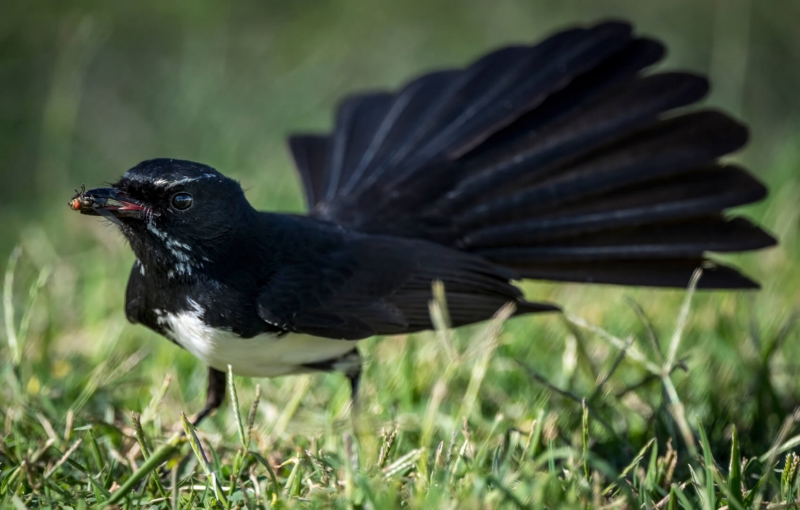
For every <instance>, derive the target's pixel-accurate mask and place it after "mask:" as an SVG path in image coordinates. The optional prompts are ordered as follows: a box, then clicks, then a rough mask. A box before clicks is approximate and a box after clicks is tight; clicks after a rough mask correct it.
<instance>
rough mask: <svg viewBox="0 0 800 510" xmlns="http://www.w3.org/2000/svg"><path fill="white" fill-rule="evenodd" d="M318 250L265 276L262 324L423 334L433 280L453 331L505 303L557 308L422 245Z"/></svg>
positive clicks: (314, 331)
mask: <svg viewBox="0 0 800 510" xmlns="http://www.w3.org/2000/svg"><path fill="white" fill-rule="evenodd" d="M318 248H320V247H318V246H307V247H303V248H299V250H300V251H299V252H295V253H294V254H293V260H295V261H301V260H302V263H299V262H296V263H291V262H289V263H282V264H281V265H280V267H279V268H278V269H277V270H276V271H275V273H274V274H273V275H272V276H271V278H270V280H269V283H268V285H266V287H265V288H264V289H262V291H261V293H260V295H259V298H258V313H259V316H260V317H261V318H262V320H264V321H265V322H267V323H269V324H270V325H272V326H276V327H278V328H280V329H282V330H285V331H288V332H292V333H303V334H309V335H314V336H321V337H326V338H335V339H347V340H357V339H361V338H367V337H370V336H373V335H391V334H401V333H410V332H414V331H420V330H425V329H430V328H431V327H432V324H431V320H430V314H429V309H428V306H429V305H428V303H429V301H430V299H431V296H432V292H431V284H432V282H433V281H435V280H441V281H442V282H443V283H444V287H445V294H446V299H447V301H448V305H449V310H450V314H451V322H452V325H453V326H460V325H464V324H471V323H474V322H479V321H482V320H486V319H488V318H490V317H491V316H492V315H493V314H494V313H495V312H497V311H498V310H499V309H500V308H501V307H502V306H503V305H504V304H506V303H508V302H514V303H516V305H517V311H518V313H530V312H535V311H553V310H556V309H557V308H556V307H554V306H552V305H549V304H538V303H528V302H526V301H525V300H524V299H523V298H522V294H521V293H520V291H519V289H517V288H516V287H514V286H513V285H512V284H511V283H510V281H509V279H510V278H512V277H514V276H515V275H514V274H513V273H511V272H509V271H506V270H504V269H502V268H498V267H496V266H494V265H492V264H490V263H487V262H485V261H484V260H482V259H481V258H479V257H475V256H474V255H470V254H466V253H460V252H457V251H455V250H451V249H447V248H443V247H440V246H436V245H434V244H430V243H427V242H424V241H414V240H409V239H397V238H387V237H378V236H359V237H358V238H356V239H353V240H349V241H348V242H346V243H342V244H341V245H339V246H337V247H335V248H334V249H328V250H320V249H318ZM293 289H296V290H293Z"/></svg>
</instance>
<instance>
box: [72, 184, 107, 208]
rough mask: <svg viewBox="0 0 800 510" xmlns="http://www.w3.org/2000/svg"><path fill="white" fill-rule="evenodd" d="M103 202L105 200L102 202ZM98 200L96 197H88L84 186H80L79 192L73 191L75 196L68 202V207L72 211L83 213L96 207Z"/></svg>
mask: <svg viewBox="0 0 800 510" xmlns="http://www.w3.org/2000/svg"><path fill="white" fill-rule="evenodd" d="M102 201H103V202H105V200H102ZM98 205H102V204H98V199H97V198H96V197H92V196H88V195H87V194H86V186H85V185H83V184H81V190H80V191H78V190H75V196H74V197H72V198H71V199H70V201H69V207H70V209H72V210H73V211H85V210H88V209H93V208H95V207H97V206H98Z"/></svg>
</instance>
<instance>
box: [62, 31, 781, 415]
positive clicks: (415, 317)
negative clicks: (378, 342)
mask: <svg viewBox="0 0 800 510" xmlns="http://www.w3.org/2000/svg"><path fill="white" fill-rule="evenodd" d="M663 53H664V48H663V46H662V45H661V43H659V42H657V41H654V40H651V39H647V38H642V37H638V36H635V35H634V34H633V32H632V29H631V27H630V25H628V24H626V23H622V22H606V23H600V24H598V25H596V26H593V27H590V28H573V29H569V30H565V31H562V32H559V33H557V34H555V35H553V36H551V37H549V38H547V39H545V40H544V41H542V42H540V43H539V44H537V45H534V46H511V47H507V48H503V49H500V50H498V51H495V52H493V53H490V54H488V55H486V56H484V57H482V58H480V59H479V60H477V61H476V62H475V63H473V64H472V65H470V66H468V67H466V68H464V69H452V70H444V71H437V72H433V73H429V74H426V75H424V76H421V77H419V78H417V79H415V80H413V81H411V82H409V83H408V84H407V85H405V86H404V87H401V88H400V90H399V91H397V92H385V91H378V92H372V93H369V94H364V95H356V96H352V97H350V98H348V99H346V100H344V101H343V102H342V103H341V105H340V107H339V109H338V111H337V113H336V121H335V126H334V129H333V132H331V133H326V134H301V135H296V136H292V137H290V138H289V147H290V150H291V153H292V155H293V156H294V159H295V162H296V166H297V169H298V172H299V174H300V177H301V182H302V185H303V188H304V190H305V198H306V201H307V203H308V207H309V214H308V215H307V216H298V215H286V214H276V213H263V212H257V211H255V210H254V209H253V208H252V207H251V206H250V205H249V203H248V202H247V200H246V199H245V197H244V194H243V193H242V191H241V188H240V187H239V185H238V184H237V183H236V182H234V181H232V180H230V179H228V178H226V177H224V176H223V175H222V174H220V173H218V172H217V171H215V170H213V169H212V168H210V167H207V166H205V165H201V164H198V163H192V162H187V161H178V160H167V159H158V160H150V161H146V162H143V163H141V164H140V165H138V166H136V167H134V168H132V169H131V170H129V171H128V172H127V173H126V174H125V176H123V178H122V179H121V180H120V181H119V182H118V183H117V184H115V185H114V186H113V187H112V188H110V189H101V190H91V191H89V192H87V193H86V194H84V195H82V196H81V197H80V200H77V201H74V202H71V203H72V204H75V205H74V208H77V209H80V210H82V211H83V212H86V213H89V214H100V213H102V214H104V215H106V216H107V215H109V214H112V215H113V216H115V217H116V218H117V219H118V220H119V222H120V228H121V229H122V231H123V233H124V234H125V235H126V237H127V238H128V239H129V241H130V243H131V246H132V248H133V250H134V252H135V253H136V256H137V259H138V260H137V264H136V266H135V267H134V268H133V270H132V272H131V278H130V282H129V286H128V291H127V306H126V312H127V315H128V317H129V319H131V320H132V321H133V322H140V323H143V324H145V325H146V326H148V327H150V328H152V329H154V330H156V331H159V332H160V333H162V334H164V335H166V336H168V337H170V338H171V339H172V340H173V341H175V342H176V343H178V344H179V345H182V346H183V347H185V348H187V349H189V350H190V351H191V352H192V353H193V354H195V355H197V356H198V357H200V358H201V359H203V361H205V362H206V363H207V364H208V365H209V366H210V368H211V375H212V377H211V379H210V383H209V399H208V402H207V404H206V408H205V409H204V411H203V412H202V413H201V414H200V415H199V419H201V418H202V417H203V416H205V415H207V414H208V412H209V411H210V410H211V409H212V408H214V407H216V406H218V405H219V403H220V401H221V397H220V395H222V394H224V393H221V392H220V385H221V384H224V377H222V378H220V372H219V371H221V370H224V369H225V366H226V365H227V364H228V363H230V364H232V366H233V368H234V371H239V372H241V373H244V374H246V375H281V374H284V373H296V372H298V371H303V370H334V369H335V370H342V371H344V372H345V373H346V374H347V375H348V377H350V380H351V382H352V384H353V387H354V388H356V387H357V383H358V374H359V373H360V372H359V369H358V363H357V351H354V350H353V348H352V343H349V342H348V341H352V340H360V339H363V338H367V337H370V336H373V335H393V334H402V333H410V332H415V331H420V330H424V329H429V328H431V327H432V324H431V319H430V317H429V312H428V302H429V300H430V298H431V284H432V282H433V281H436V280H440V281H442V282H443V283H444V286H445V289H446V294H447V301H448V304H449V308H450V310H449V311H450V318H451V320H452V322H453V325H454V326H460V325H465V324H471V323H475V322H480V321H483V320H486V319H488V318H489V317H491V316H492V315H493V314H494V313H495V312H497V310H498V309H499V308H501V307H502V306H503V305H504V304H506V303H508V302H512V303H514V304H515V305H516V313H517V314H524V313H533V312H545V311H555V310H557V309H558V308H557V307H556V306H554V305H550V304H546V303H532V302H528V301H526V300H525V299H524V297H523V296H522V294H521V292H520V291H519V289H518V288H517V287H516V286H515V285H514V282H515V281H517V280H520V279H522V278H535V279H545V280H556V281H577V282H596V283H613V284H625V285H649V286H658V287H683V286H686V285H687V284H688V282H689V279H690V277H691V274H692V273H693V272H694V270H695V269H696V268H698V267H703V268H704V269H705V273H704V276H703V278H702V279H701V281H700V286H701V287H705V288H752V287H755V286H756V284H755V283H754V282H753V281H752V280H750V279H749V278H748V277H746V276H744V275H742V274H740V273H739V272H738V271H737V270H735V269H733V268H730V267H725V266H722V265H720V264H717V263H715V262H713V261H712V260H711V259H710V258H709V252H737V251H747V250H755V249H759V248H764V247H767V246H770V245H773V244H774V243H775V240H774V239H773V238H772V237H771V236H770V235H769V234H767V233H765V232H764V231H763V230H762V229H761V228H759V227H758V226H756V225H753V224H752V223H750V222H749V221H747V220H746V219H744V218H740V217H735V216H731V215H730V214H729V213H728V210H729V209H730V208H732V207H736V206H739V205H744V204H748V203H752V202H756V201H758V200H761V199H763V198H764V197H765V196H766V193H767V192H766V189H765V187H764V186H763V185H762V184H761V183H760V182H759V181H758V180H757V179H756V178H754V177H753V176H752V175H751V174H750V173H748V172H747V171H746V170H745V169H743V168H741V167H739V166H735V165H728V164H725V163H722V162H720V160H719V159H720V158H721V157H723V156H725V155H727V154H730V153H731V152H733V151H736V150H738V149H740V148H741V147H742V146H744V144H745V143H746V142H747V138H748V133H747V129H746V127H745V126H743V125H742V124H741V123H739V122H737V121H735V120H733V119H732V118H731V117H729V116H728V115H726V114H725V113H722V112H719V111H715V110H708V109H701V110H694V111H689V110H687V107H689V106H690V105H692V104H694V103H695V102H697V101H699V100H700V99H702V98H703V97H704V96H705V94H706V93H707V91H708V83H707V81H706V80H705V78H703V77H701V76H697V75H694V74H691V73H685V72H662V73H656V74H650V75H648V74H647V73H646V68H647V67H648V66H650V65H652V64H654V63H655V62H657V61H658V60H659V59H660V58H661V57H662V56H663ZM187 195H188V197H187ZM187 204H188V206H187ZM292 335H294V336H292ZM293 339H294V340H293ZM251 341H253V342H256V343H252V342H251ZM293 342H294V343H293ZM244 346H246V347H244ZM248 349H249V351H248ZM220 381H221V382H220Z"/></svg>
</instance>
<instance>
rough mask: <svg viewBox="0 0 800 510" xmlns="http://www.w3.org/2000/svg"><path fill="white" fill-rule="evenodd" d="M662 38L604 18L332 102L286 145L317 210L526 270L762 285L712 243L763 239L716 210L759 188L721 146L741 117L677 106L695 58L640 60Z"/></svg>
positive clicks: (748, 246)
mask: <svg viewBox="0 0 800 510" xmlns="http://www.w3.org/2000/svg"><path fill="white" fill-rule="evenodd" d="M663 53H664V51H663V46H662V45H661V44H660V43H658V42H657V41H653V40H651V39H646V38H637V37H635V36H633V35H632V31H631V28H630V26H629V25H627V24H625V23H619V22H607V23H602V24H599V25H597V26H595V27H591V28H588V29H583V28H575V29H570V30H566V31H563V32H560V33H558V34H556V35H554V36H552V37H550V38H548V39H546V40H545V41H543V42H541V43H539V44H538V45H536V46H530V47H526V46H514V47H509V48H504V49H501V50H499V51H496V52H494V53H491V54H489V55H487V56H485V57H483V58H481V59H480V60H478V61H477V62H475V63H474V64H472V65H471V66H469V67H467V68H466V69H463V70H448V71H440V72H436V73H432V74H428V75H425V76H422V77H420V78H418V79H416V80H414V81H413V82H411V83H409V84H408V85H407V86H405V87H404V88H403V89H402V90H400V91H399V92H397V93H394V94H391V93H384V92H380V93H374V94H369V95H363V96H356V97H353V98H351V99H348V100H346V101H345V102H343V103H342V105H341V107H340V109H339V112H338V114H337V122H336V129H335V131H334V133H333V134H331V135H304V136H299V137H293V138H292V139H291V140H290V146H291V149H292V152H293V154H294V156H295V160H296V162H297V166H298V169H299V170H300V174H301V176H302V179H303V184H304V187H305V190H306V198H307V200H308V203H309V207H311V208H312V214H313V215H315V216H317V217H319V218H323V219H327V220H329V221H332V222H335V223H339V224H341V225H345V226H347V227H350V228H353V229H357V230H361V231H364V232H367V233H373V234H383V235H394V236H403V237H415V238H424V239H427V240H429V241H432V242H435V243H438V244H442V245H446V246H451V247H455V248H458V249H461V250H465V251H469V252H473V253H476V254H479V255H481V256H483V257H484V258H486V259H488V260H491V261H493V262H495V263H496V264H498V265H502V266H504V267H507V268H510V269H512V270H515V271H516V272H517V273H518V274H519V275H521V276H522V277H525V278H535V279H547V280H558V281H577V282H595V283H613V284H625V285H648V286H660V287H683V286H685V285H687V283H688V281H689V278H690V276H691V274H692V272H693V271H694V270H695V269H696V268H697V267H703V268H704V269H705V276H704V277H703V278H702V280H701V282H700V286H701V287H704V288H751V287H756V286H757V285H756V284H755V283H754V282H753V281H752V280H750V279H749V278H747V277H745V276H743V275H741V274H740V273H739V272H737V271H736V270H735V269H732V268H729V267H725V266H722V265H719V264H716V263H714V262H712V261H711V260H709V259H708V253H709V252H739V251H748V250H756V249H760V248H764V247H767V246H771V245H773V244H775V239H773V238H772V237H771V236H770V235H769V234H767V233H766V232H764V231H763V230H762V229H761V228H759V227H758V226H756V225H753V224H752V223H750V222H749V221H747V220H746V219H744V218H740V217H732V216H731V215H730V214H729V213H728V209H730V208H732V207H736V206H739V205H744V204H749V203H753V202H756V201H759V200H761V199H763V198H764V197H765V196H766V194H767V191H766V189H765V187H764V186H763V185H762V184H761V183H760V182H759V181H758V180H756V179H755V178H754V177H753V176H752V175H750V174H749V173H748V172H747V171H746V170H744V169H743V168H741V167H738V166H735V165H726V164H724V163H721V162H720V161H719V159H720V158H721V157H723V156H725V155H727V154H730V153H731V152H734V151H736V150H738V149H740V148H741V147H743V146H744V145H745V143H746V142H747V138H748V133H747V129H746V127H745V126H743V125H742V124H740V123H738V122H736V121H735V120H733V119H731V118H730V117H729V116H727V115H726V114H724V113H722V112H718V111H714V110H695V111H689V112H687V111H685V109H686V107H688V106H690V105H692V104H693V103H695V102H697V101H699V100H700V99H702V98H703V97H704V96H705V95H706V93H707V91H708V83H707V81H706V80H705V78H703V77H701V76H697V75H694V74H691V73H684V72H664V73H658V74H652V75H645V74H644V73H643V70H644V69H645V68H646V67H648V66H649V65H651V64H653V63H655V62H656V61H658V60H659V59H660V58H661V57H662V56H663Z"/></svg>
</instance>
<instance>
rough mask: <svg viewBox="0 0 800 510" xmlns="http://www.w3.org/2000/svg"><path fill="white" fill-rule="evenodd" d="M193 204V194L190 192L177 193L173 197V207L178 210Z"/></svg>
mask: <svg viewBox="0 0 800 510" xmlns="http://www.w3.org/2000/svg"><path fill="white" fill-rule="evenodd" d="M191 206H192V195H190V194H188V193H176V194H175V196H173V197H172V207H174V208H175V209H178V210H181V211H183V210H185V209H188V208H190V207H191Z"/></svg>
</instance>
